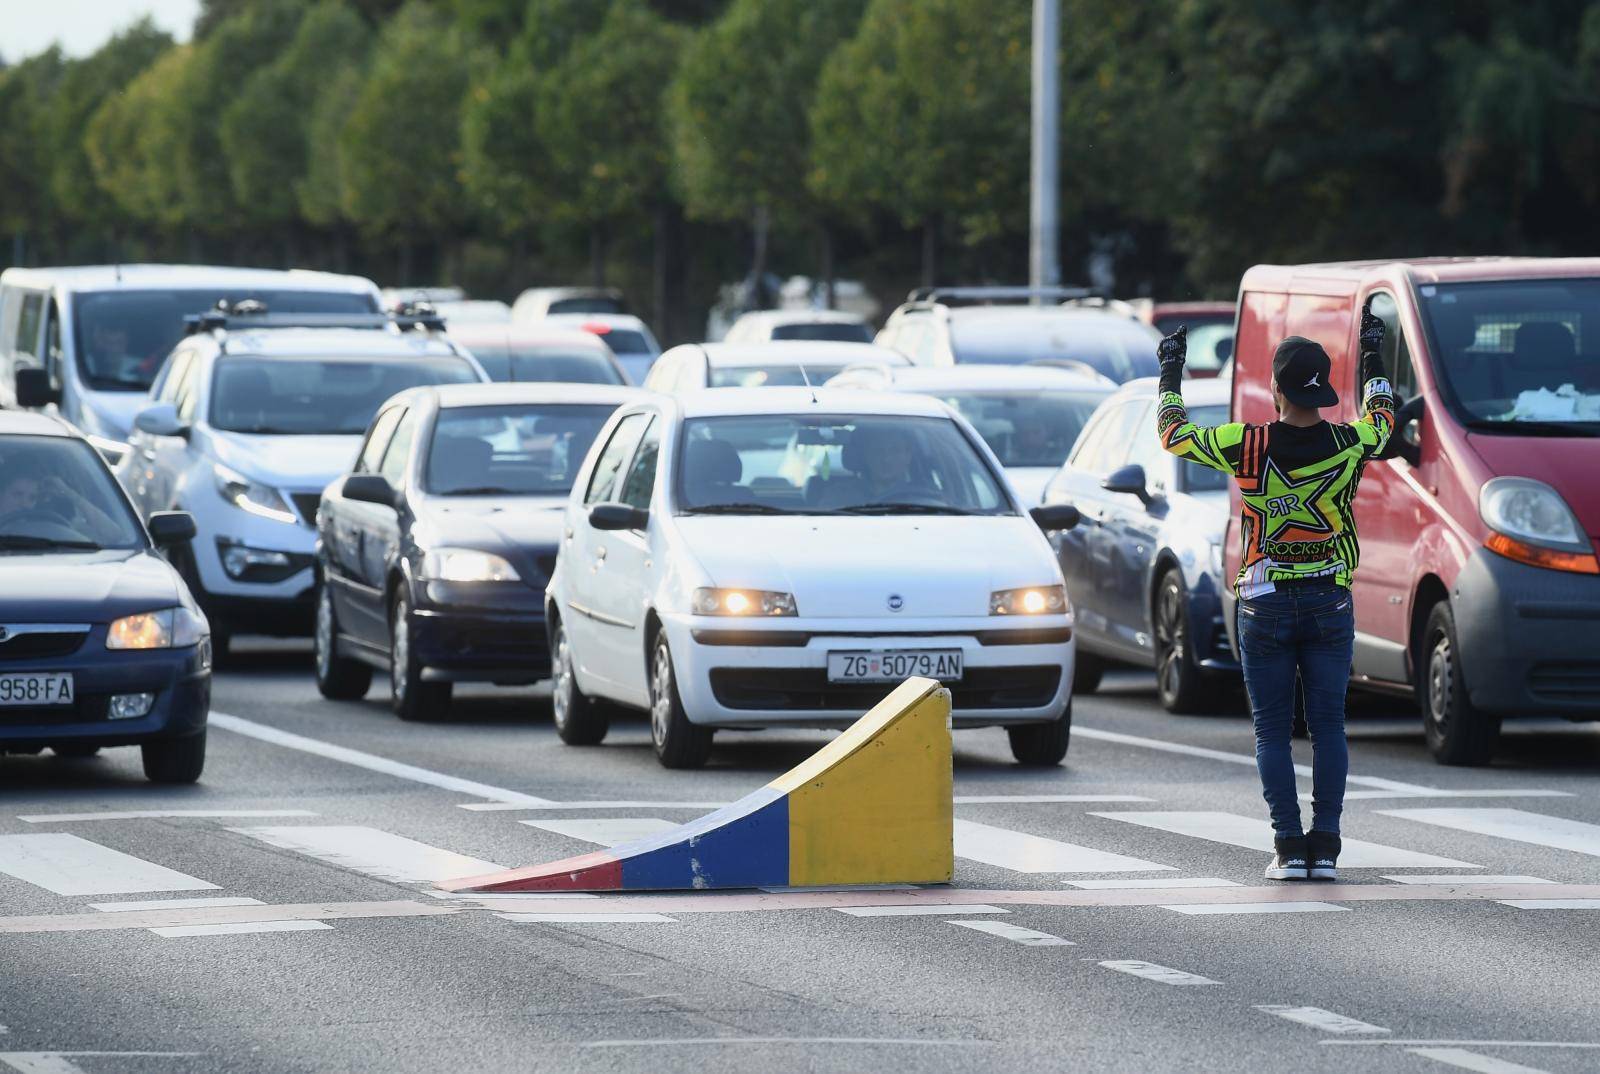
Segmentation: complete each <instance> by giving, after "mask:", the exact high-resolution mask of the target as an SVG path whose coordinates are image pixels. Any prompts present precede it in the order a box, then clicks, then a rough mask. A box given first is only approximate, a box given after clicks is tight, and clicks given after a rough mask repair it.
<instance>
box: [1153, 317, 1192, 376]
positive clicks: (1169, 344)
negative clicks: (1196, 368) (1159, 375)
mask: <svg viewBox="0 0 1600 1074" xmlns="http://www.w3.org/2000/svg"><path fill="white" fill-rule="evenodd" d="M1188 354H1189V326H1188V325H1186V324H1180V325H1179V326H1178V327H1177V328H1175V329H1173V331H1172V335H1170V336H1166V337H1165V338H1163V339H1162V340H1161V342H1160V343H1159V344H1157V345H1156V360H1157V361H1158V362H1160V363H1161V368H1162V369H1163V370H1165V369H1166V368H1167V367H1168V366H1177V367H1178V368H1179V369H1182V368H1183V362H1184V359H1185V358H1186V357H1187V356H1188Z"/></svg>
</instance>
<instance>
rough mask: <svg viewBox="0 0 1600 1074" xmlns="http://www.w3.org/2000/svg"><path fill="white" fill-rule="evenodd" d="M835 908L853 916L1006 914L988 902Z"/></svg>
mask: <svg viewBox="0 0 1600 1074" xmlns="http://www.w3.org/2000/svg"><path fill="white" fill-rule="evenodd" d="M833 909H835V910H837V911H839V913H841V914H849V915H850V916H851V917H934V916H939V915H944V914H1006V913H1010V912H1011V911H1009V910H1002V909H1000V907H998V906H990V905H988V904H987V903H981V902H977V903H956V904H954V905H948V904H947V905H944V906H937V905H930V906H904V905H898V906H835V907H834V908H833Z"/></svg>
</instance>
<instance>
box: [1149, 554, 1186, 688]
mask: <svg viewBox="0 0 1600 1074" xmlns="http://www.w3.org/2000/svg"><path fill="white" fill-rule="evenodd" d="M1182 600H1183V598H1182V595H1181V594H1180V593H1179V590H1178V584H1177V583H1176V582H1174V581H1170V580H1169V581H1167V582H1165V583H1164V584H1163V585H1162V586H1161V592H1160V593H1159V594H1158V595H1157V597H1156V621H1155V632H1156V667H1157V680H1158V682H1159V684H1160V688H1161V693H1162V696H1163V697H1167V698H1172V697H1175V696H1177V693H1178V683H1179V679H1180V677H1181V676H1182V674H1183V659H1184V647H1185V643H1186V641H1187V638H1186V636H1185V635H1186V634H1187V631H1186V630H1185V628H1184V616H1183V607H1182Z"/></svg>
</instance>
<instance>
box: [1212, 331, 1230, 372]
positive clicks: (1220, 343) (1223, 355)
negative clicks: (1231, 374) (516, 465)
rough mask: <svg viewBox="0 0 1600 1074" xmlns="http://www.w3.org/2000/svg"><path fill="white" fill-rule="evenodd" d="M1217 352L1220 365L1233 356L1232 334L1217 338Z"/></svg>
mask: <svg viewBox="0 0 1600 1074" xmlns="http://www.w3.org/2000/svg"><path fill="white" fill-rule="evenodd" d="M1216 354H1217V364H1218V365H1219V366H1220V365H1221V364H1222V363H1224V362H1226V361H1227V360H1228V359H1229V358H1232V357H1233V337H1232V336H1223V337H1222V338H1221V339H1219V340H1217V349H1216Z"/></svg>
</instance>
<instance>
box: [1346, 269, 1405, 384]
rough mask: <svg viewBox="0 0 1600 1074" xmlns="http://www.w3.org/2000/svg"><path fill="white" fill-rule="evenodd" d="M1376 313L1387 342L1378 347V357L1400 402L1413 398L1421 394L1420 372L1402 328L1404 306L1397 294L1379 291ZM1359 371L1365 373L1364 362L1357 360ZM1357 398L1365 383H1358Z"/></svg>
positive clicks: (1375, 295)
mask: <svg viewBox="0 0 1600 1074" xmlns="http://www.w3.org/2000/svg"><path fill="white" fill-rule="evenodd" d="M1372 314H1373V316H1374V317H1377V318H1378V320H1380V321H1382V322H1383V327H1384V333H1383V346H1382V348H1380V349H1379V351H1378V357H1380V358H1382V359H1383V371H1384V372H1385V373H1386V374H1388V376H1389V383H1390V384H1392V385H1394V392H1395V396H1396V397H1397V398H1398V400H1399V401H1400V402H1402V403H1403V402H1405V401H1407V400H1409V399H1412V398H1414V397H1415V396H1416V394H1417V374H1416V371H1415V370H1414V369H1413V368H1412V366H1411V348H1410V347H1408V346H1407V345H1406V336H1405V332H1404V331H1402V330H1401V328H1400V308H1399V307H1398V306H1396V305H1395V301H1394V296H1393V295H1390V294H1388V293H1387V292H1384V291H1375V292H1373V295H1372ZM1355 375H1356V378H1357V379H1360V377H1361V369H1360V364H1359V363H1357V366H1356V371H1355ZM1355 387H1356V390H1355V396H1354V398H1356V399H1360V398H1361V389H1362V388H1363V387H1364V385H1361V384H1357V385H1356V386H1355Z"/></svg>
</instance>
